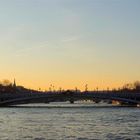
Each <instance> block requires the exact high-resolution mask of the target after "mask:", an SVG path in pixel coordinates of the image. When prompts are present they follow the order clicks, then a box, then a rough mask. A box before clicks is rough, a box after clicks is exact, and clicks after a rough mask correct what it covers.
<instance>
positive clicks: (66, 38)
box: [61, 36, 81, 43]
mask: <svg viewBox="0 0 140 140" xmlns="http://www.w3.org/2000/svg"><path fill="white" fill-rule="evenodd" d="M80 39H81V36H70V37H65V38H63V39H62V40H61V42H64V43H65V42H74V41H77V40H80Z"/></svg>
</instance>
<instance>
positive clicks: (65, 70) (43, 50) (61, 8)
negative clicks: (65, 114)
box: [0, 0, 140, 90]
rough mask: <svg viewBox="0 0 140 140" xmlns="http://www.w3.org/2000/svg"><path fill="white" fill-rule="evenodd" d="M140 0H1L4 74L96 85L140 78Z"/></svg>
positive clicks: (31, 83) (31, 84) (0, 69)
mask: <svg viewBox="0 0 140 140" xmlns="http://www.w3.org/2000/svg"><path fill="white" fill-rule="evenodd" d="M139 6H140V0H0V65H1V66H0V79H1V80H2V79H9V80H10V81H12V82H13V80H14V78H15V79H16V82H17V84H18V85H24V86H25V87H27V88H33V89H39V88H41V89H43V90H45V89H48V88H49V86H50V85H51V84H52V85H54V87H55V89H59V88H60V87H61V88H63V89H74V88H75V87H77V88H79V89H82V90H84V88H85V85H86V84H88V88H89V89H91V90H93V89H95V88H96V87H99V89H106V88H107V87H109V88H116V87H120V86H122V85H123V84H125V83H128V82H134V81H136V80H140V16H139V15H140V8H139Z"/></svg>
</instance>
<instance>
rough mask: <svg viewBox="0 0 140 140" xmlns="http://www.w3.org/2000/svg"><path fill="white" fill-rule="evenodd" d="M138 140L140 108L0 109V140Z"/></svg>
mask: <svg viewBox="0 0 140 140" xmlns="http://www.w3.org/2000/svg"><path fill="white" fill-rule="evenodd" d="M110 139H111V140H140V108H137V107H116V106H108V105H93V104H74V105H72V104H52V105H51V104H50V105H45V106H44V105H43V106H42V105H41V106H31V105H30V106H24V107H10V108H0V140H110Z"/></svg>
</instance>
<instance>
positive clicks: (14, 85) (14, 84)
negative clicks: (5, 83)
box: [13, 79, 16, 88]
mask: <svg viewBox="0 0 140 140" xmlns="http://www.w3.org/2000/svg"><path fill="white" fill-rule="evenodd" d="M13 87H14V88H16V80H15V79H14V83H13Z"/></svg>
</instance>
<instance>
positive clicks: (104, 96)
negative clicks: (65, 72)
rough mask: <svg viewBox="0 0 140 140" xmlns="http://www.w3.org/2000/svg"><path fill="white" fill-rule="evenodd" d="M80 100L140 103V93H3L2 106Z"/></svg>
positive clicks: (1, 95) (0, 99)
mask: <svg viewBox="0 0 140 140" xmlns="http://www.w3.org/2000/svg"><path fill="white" fill-rule="evenodd" d="M79 100H91V101H95V102H98V101H101V100H103V101H112V100H115V101H119V102H120V103H121V104H128V105H140V93H125V92H110V91H105V92H103V91H98V92H95V91H85V92H77V91H70V90H67V91H64V92H46V93H43V92H40V93H39V92H27V93H24V94H23V93H1V94H0V107H4V106H14V105H20V104H29V103H50V102H66V101H69V102H70V103H74V102H75V101H79Z"/></svg>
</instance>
